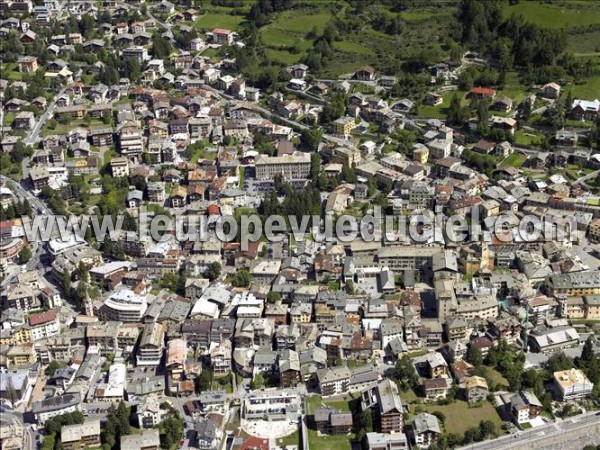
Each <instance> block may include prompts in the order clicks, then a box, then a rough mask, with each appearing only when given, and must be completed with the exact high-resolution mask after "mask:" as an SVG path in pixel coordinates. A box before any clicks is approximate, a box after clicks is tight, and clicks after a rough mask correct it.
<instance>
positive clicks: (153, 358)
mask: <svg viewBox="0 0 600 450" xmlns="http://www.w3.org/2000/svg"><path fill="white" fill-rule="evenodd" d="M164 339H165V331H164V327H163V326H162V325H161V324H160V323H156V322H152V323H148V324H146V325H144V331H143V332H142V339H141V340H140V345H139V347H138V351H137V356H136V362H137V365H138V366H158V365H159V364H160V360H161V358H162V354H163V349H164Z"/></svg>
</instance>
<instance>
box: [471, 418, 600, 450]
mask: <svg viewBox="0 0 600 450" xmlns="http://www.w3.org/2000/svg"><path fill="white" fill-rule="evenodd" d="M598 414H600V413H598V412H597V411H592V412H589V413H585V414H582V415H579V416H575V417H572V418H570V419H567V420H565V421H561V422H553V423H549V424H547V425H543V426H540V427H535V428H531V429H529V430H526V431H519V432H517V433H515V434H511V435H505V436H501V437H499V438H497V439H491V440H489V441H483V442H479V443H474V444H471V445H468V446H465V447H462V448H461V450H462V449H464V450H500V449H509V448H512V447H516V446H517V445H528V446H530V448H542V447H545V446H547V440H548V439H549V438H552V439H553V440H556V439H557V437H558V436H560V435H561V434H564V435H565V436H564V438H563V439H564V440H565V441H568V440H569V436H568V434H569V433H572V432H574V431H576V430H581V429H584V428H588V427H589V426H590V425H594V424H597V423H598V421H600V416H598ZM535 441H540V442H536V443H535V445H534V442H535ZM544 441H546V442H545V443H544ZM545 444H546V445H545Z"/></svg>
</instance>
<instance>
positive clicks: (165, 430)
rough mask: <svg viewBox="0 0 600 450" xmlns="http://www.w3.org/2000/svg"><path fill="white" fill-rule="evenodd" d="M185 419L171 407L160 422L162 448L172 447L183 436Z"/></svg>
mask: <svg viewBox="0 0 600 450" xmlns="http://www.w3.org/2000/svg"><path fill="white" fill-rule="evenodd" d="M183 430H184V427H183V420H182V418H181V416H180V415H179V413H178V412H177V411H175V410H174V409H171V411H169V413H168V414H167V417H166V418H165V419H164V420H163V421H162V422H161V424H160V444H161V447H162V448H172V447H173V446H174V445H176V444H177V443H178V442H179V440H180V439H181V437H182V436H183Z"/></svg>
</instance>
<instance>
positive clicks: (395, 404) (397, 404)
mask: <svg viewBox="0 0 600 450" xmlns="http://www.w3.org/2000/svg"><path fill="white" fill-rule="evenodd" d="M361 406H362V409H363V411H365V410H366V409H370V410H371V413H372V414H373V427H374V428H375V429H376V430H377V431H379V432H381V433H402V417H403V412H402V401H401V400H400V395H399V392H398V385H397V384H396V383H394V382H393V381H392V380H390V379H388V378H386V379H384V380H382V381H380V382H379V383H377V384H376V385H375V386H373V387H370V388H367V389H365V390H364V391H363V392H362V393H361Z"/></svg>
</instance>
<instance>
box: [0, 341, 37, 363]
mask: <svg viewBox="0 0 600 450" xmlns="http://www.w3.org/2000/svg"><path fill="white" fill-rule="evenodd" d="M6 360H7V362H8V365H9V366H24V365H27V364H33V363H34V362H35V361H36V360H37V356H36V353H35V349H34V348H33V344H18V345H15V346H13V347H11V348H10V349H9V350H8V352H7V353H6Z"/></svg>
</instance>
